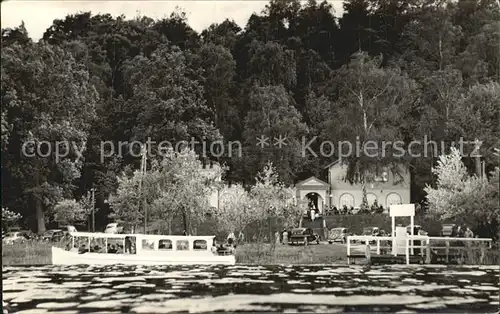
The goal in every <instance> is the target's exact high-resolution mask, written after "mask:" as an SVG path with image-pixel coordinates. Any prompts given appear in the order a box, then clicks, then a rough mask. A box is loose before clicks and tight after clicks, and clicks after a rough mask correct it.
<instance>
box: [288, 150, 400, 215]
mask: <svg viewBox="0 0 500 314" xmlns="http://www.w3.org/2000/svg"><path fill="white" fill-rule="evenodd" d="M326 169H327V170H328V182H324V181H322V180H320V179H318V178H316V177H310V178H308V179H306V180H304V181H301V182H299V183H297V184H296V185H295V187H296V189H297V198H298V199H300V200H305V201H308V199H309V200H313V202H314V203H315V206H316V207H317V208H318V209H319V210H320V212H323V210H324V207H325V206H330V205H331V206H336V207H337V208H342V207H343V206H344V205H345V206H347V207H348V208H350V207H351V206H352V207H354V208H359V207H360V206H361V204H362V202H363V186H362V185H361V184H350V183H349V182H346V181H345V180H344V178H345V175H346V171H347V166H346V165H342V163H341V162H340V160H338V161H336V162H334V163H331V164H330V165H328V166H327V167H326ZM401 172H402V173H401V177H399V176H395V175H393V174H392V173H391V172H390V171H385V172H383V174H382V175H381V176H380V178H378V180H377V182H373V183H368V184H366V185H365V189H366V197H367V200H368V205H369V206H371V205H372V204H373V203H374V202H375V201H376V202H377V204H379V205H382V206H383V207H384V209H386V210H387V209H388V208H389V206H390V205H393V204H409V203H410V173H409V171H408V169H406V168H405V169H404V170H402V171H401Z"/></svg>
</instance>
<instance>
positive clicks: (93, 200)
mask: <svg viewBox="0 0 500 314" xmlns="http://www.w3.org/2000/svg"><path fill="white" fill-rule="evenodd" d="M90 192H91V193H92V232H95V188H91V189H90Z"/></svg>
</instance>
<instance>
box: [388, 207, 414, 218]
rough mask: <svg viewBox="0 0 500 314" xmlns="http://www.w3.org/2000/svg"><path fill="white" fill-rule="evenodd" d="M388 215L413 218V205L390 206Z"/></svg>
mask: <svg viewBox="0 0 500 314" xmlns="http://www.w3.org/2000/svg"><path fill="white" fill-rule="evenodd" d="M389 215H390V216H391V217H408V216H415V204H401V205H391V206H390V210H389Z"/></svg>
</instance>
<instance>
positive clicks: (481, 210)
mask: <svg viewBox="0 0 500 314" xmlns="http://www.w3.org/2000/svg"><path fill="white" fill-rule="evenodd" d="M433 172H434V174H436V176H437V182H436V187H435V188H433V187H431V186H427V187H426V188H425V191H426V193H427V200H428V202H429V206H430V210H431V212H433V213H434V214H436V215H437V216H438V217H443V218H451V219H454V220H457V221H464V222H466V223H468V224H469V226H472V227H473V228H474V229H475V230H476V232H477V231H481V230H480V229H481V227H484V226H485V224H486V225H489V224H492V223H493V221H495V220H496V221H500V208H499V205H498V204H499V199H498V195H499V194H498V174H499V169H498V167H497V168H496V169H495V171H494V172H493V173H492V175H491V178H490V180H488V178H487V177H483V178H479V177H477V176H470V175H469V174H468V172H467V168H466V167H465V165H464V164H463V163H462V156H461V153H460V151H459V150H458V149H455V148H452V149H451V153H450V154H449V155H442V156H440V157H439V161H438V164H437V166H436V167H435V168H433ZM484 231H486V230H482V232H484ZM495 233H496V232H492V233H491V234H487V235H486V236H488V237H495V236H496V234H495Z"/></svg>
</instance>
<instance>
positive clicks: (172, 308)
mask: <svg viewBox="0 0 500 314" xmlns="http://www.w3.org/2000/svg"><path fill="white" fill-rule="evenodd" d="M499 281H500V275H499V267H498V266H488V267H485V266H478V267H435V266H432V267H426V266H416V265H415V266H399V265H398V266H396V265H392V266H377V267H364V266H353V267H347V266H268V267H264V266H210V267H208V266H195V267H167V266H156V267H155V266H151V267H140V266H138V267H136V266H120V265H118V266H108V267H92V266H45V267H5V268H3V278H2V282H3V300H4V310H5V309H6V310H7V311H8V313H56V312H57V313H108V314H112V313H124V312H125V313H176V312H177V313H179V312H184V313H204V312H215V311H227V312H239V311H249V312H259V311H261V312H285V313H299V312H309V313H310V312H321V313H338V312H375V311H379V312H381V311H384V312H400V313H416V312H430V313H436V312H446V313H449V312H469V313H472V312H473V313H494V312H496V311H498V309H499V289H500V287H499Z"/></svg>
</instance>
